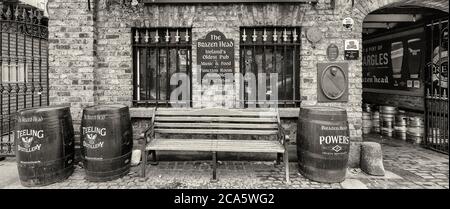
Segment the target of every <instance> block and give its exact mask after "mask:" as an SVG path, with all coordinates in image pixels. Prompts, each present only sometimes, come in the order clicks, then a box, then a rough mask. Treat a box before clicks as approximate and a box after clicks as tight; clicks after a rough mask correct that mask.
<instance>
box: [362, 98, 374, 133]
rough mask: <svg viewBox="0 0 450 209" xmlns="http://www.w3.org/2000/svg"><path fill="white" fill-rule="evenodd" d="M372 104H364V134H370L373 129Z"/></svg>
mask: <svg viewBox="0 0 450 209" xmlns="http://www.w3.org/2000/svg"><path fill="white" fill-rule="evenodd" d="M370 110H371V108H370V104H363V113H362V119H363V121H362V122H363V124H362V131H363V134H370V132H371V131H372V116H371V113H370Z"/></svg>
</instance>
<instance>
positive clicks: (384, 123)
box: [380, 106, 397, 137]
mask: <svg viewBox="0 0 450 209" xmlns="http://www.w3.org/2000/svg"><path fill="white" fill-rule="evenodd" d="M396 112H397V108H396V107H391V106H380V120H381V134H383V135H385V136H388V137H393V135H394V118H395V114H396Z"/></svg>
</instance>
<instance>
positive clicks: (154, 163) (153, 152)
mask: <svg viewBox="0 0 450 209" xmlns="http://www.w3.org/2000/svg"><path fill="white" fill-rule="evenodd" d="M151 152H152V162H150V165H158V160H157V159H156V151H155V150H152V151H151Z"/></svg>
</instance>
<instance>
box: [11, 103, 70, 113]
mask: <svg viewBox="0 0 450 209" xmlns="http://www.w3.org/2000/svg"><path fill="white" fill-rule="evenodd" d="M63 109H70V106H67V105H51V106H42V107H31V108H25V109H22V110H19V111H17V113H28V112H33V113H38V112H49V111H58V110H63Z"/></svg>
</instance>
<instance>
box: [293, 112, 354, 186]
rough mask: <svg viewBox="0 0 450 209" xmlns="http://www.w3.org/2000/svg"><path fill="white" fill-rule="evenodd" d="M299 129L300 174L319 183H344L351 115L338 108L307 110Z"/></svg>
mask: <svg viewBox="0 0 450 209" xmlns="http://www.w3.org/2000/svg"><path fill="white" fill-rule="evenodd" d="M297 128H298V129H297V130H298V132H297V156H298V165H299V171H300V173H301V174H302V175H303V176H305V177H306V178H308V179H311V180H314V181H318V182H327V183H334V182H342V181H344V180H345V173H346V171H347V161H348V152H349V146H350V141H349V129H348V122H347V112H346V111H345V110H344V109H340V108H335V107H318V106H314V107H304V108H301V109H300V114H299V121H298V126H297Z"/></svg>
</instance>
